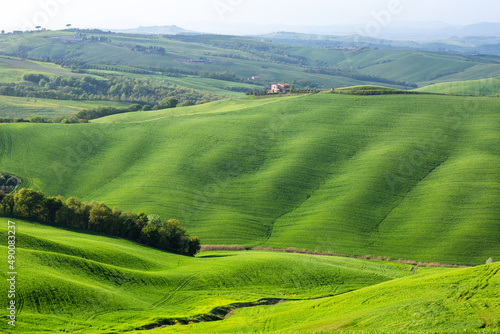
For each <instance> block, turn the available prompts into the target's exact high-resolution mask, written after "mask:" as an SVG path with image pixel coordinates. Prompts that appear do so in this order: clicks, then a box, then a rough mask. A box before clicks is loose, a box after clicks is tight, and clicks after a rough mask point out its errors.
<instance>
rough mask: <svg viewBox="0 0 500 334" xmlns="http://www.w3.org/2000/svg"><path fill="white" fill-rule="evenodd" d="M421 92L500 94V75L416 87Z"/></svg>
mask: <svg viewBox="0 0 500 334" xmlns="http://www.w3.org/2000/svg"><path fill="white" fill-rule="evenodd" d="M416 91H419V92H429V93H442V94H457V95H485V96H499V95H500V77H497V78H491V79H481V80H470V81H457V82H447V83H439V84H435V85H430V86H426V87H422V88H419V89H416Z"/></svg>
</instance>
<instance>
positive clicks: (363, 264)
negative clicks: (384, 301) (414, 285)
mask: <svg viewBox="0 0 500 334" xmlns="http://www.w3.org/2000/svg"><path fill="white" fill-rule="evenodd" d="M14 221H15V222H16V240H17V243H16V249H17V250H16V266H17V271H18V280H17V286H16V291H18V295H17V296H18V297H17V298H16V302H17V303H18V305H22V306H21V309H20V310H19V314H18V323H17V325H16V328H15V332H22V333H52V332H58V331H67V332H74V331H75V332H78V331H83V332H85V333H89V332H95V333H110V332H116V331H118V332H128V331H130V330H133V329H134V328H139V327H141V326H145V325H148V324H151V323H154V322H155V321H156V319H159V318H164V317H168V318H176V317H193V316H197V315H200V314H204V313H207V312H209V311H210V310H212V309H213V308H215V307H217V306H224V305H229V304H231V303H235V302H252V301H257V300H259V299H261V298H284V299H307V298H311V297H320V296H325V295H335V294H341V293H345V292H347V291H351V290H357V289H359V288H362V287H366V286H369V285H373V284H378V283H382V282H386V281H388V280H392V279H395V278H399V277H404V276H407V275H410V273H409V269H410V268H409V267H408V266H405V265H402V264H392V263H383V262H377V261H367V260H358V259H345V258H334V257H321V256H309V255H302V254H283V253H271V252H257V251H252V252H203V253H201V254H199V255H198V256H197V257H196V258H190V257H183V256H179V255H175V254H170V253H166V252H162V251H158V250H155V249H151V248H147V247H144V246H142V245H139V244H135V243H132V242H129V241H125V240H122V239H118V238H110V237H105V236H101V235H97V234H92V233H88V232H84V231H79V230H72V229H67V228H65V229H60V228H56V227H50V226H44V225H39V224H36V223H30V222H26V221H21V220H17V219H14ZM0 222H1V227H0V234H1V235H2V238H3V239H6V230H7V228H6V226H7V220H6V219H0ZM0 248H2V249H3V252H5V251H6V246H5V245H1V246H0ZM4 265H6V261H4V262H3V263H2V271H1V272H2V274H1V275H2V277H3V278H4V279H2V285H1V286H2V289H4V288H6V287H5V285H6V283H5V282H6V280H5V273H6V271H7V270H6V268H4V267H3V266H4ZM4 269H5V270H4ZM434 270H442V269H434ZM7 329H8V326H7V324H6V322H5V321H2V322H1V323H0V330H2V331H6V332H7V333H9V331H7Z"/></svg>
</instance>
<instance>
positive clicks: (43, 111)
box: [0, 96, 129, 118]
mask: <svg viewBox="0 0 500 334" xmlns="http://www.w3.org/2000/svg"><path fill="white" fill-rule="evenodd" d="M128 105H129V104H126V103H121V102H110V101H69V100H51V99H39V98H26V97H12V96H0V116H3V117H12V118H18V117H21V118H27V117H31V116H40V117H44V118H54V117H59V116H62V117H72V116H74V115H75V114H76V113H78V112H79V111H82V110H83V109H92V108H97V107H100V106H104V107H115V108H123V107H126V106H128Z"/></svg>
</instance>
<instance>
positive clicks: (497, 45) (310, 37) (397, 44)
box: [255, 31, 500, 56]
mask: <svg viewBox="0 0 500 334" xmlns="http://www.w3.org/2000/svg"><path fill="white" fill-rule="evenodd" d="M443 36H446V34H445V35H442V36H440V37H439V38H436V39H429V40H412V39H411V38H407V39H388V38H386V39H384V38H380V37H379V38H375V37H370V36H364V35H360V34H354V33H353V32H351V33H350V34H348V35H322V34H301V33H295V32H286V31H280V32H275V33H271V34H265V35H259V36H255V38H256V39H265V40H270V41H273V42H277V43H284V44H290V45H295V46H307V47H316V48H324V47H344V48H349V47H351V48H353V47H369V48H377V49H387V50H391V49H412V50H426V51H433V52H443V53H461V54H491V55H497V56H500V36H495V35H491V34H490V35H479V34H478V35H464V36H461V37H458V34H455V35H452V36H453V37H443ZM436 37H438V36H436Z"/></svg>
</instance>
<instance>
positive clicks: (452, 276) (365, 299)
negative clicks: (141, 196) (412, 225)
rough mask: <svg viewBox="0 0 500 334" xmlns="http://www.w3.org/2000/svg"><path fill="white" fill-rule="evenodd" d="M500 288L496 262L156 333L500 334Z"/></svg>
mask: <svg viewBox="0 0 500 334" xmlns="http://www.w3.org/2000/svg"><path fill="white" fill-rule="evenodd" d="M499 288H500V265H499V264H494V265H489V266H481V267H476V268H471V269H461V270H453V271H450V272H445V273H435V274H431V275H425V276H419V275H416V276H413V277H406V278H401V279H396V280H393V281H389V282H386V283H382V284H377V285H374V286H370V287H367V288H363V289H360V290H357V291H354V292H350V293H346V294H343V295H339V296H335V297H331V298H325V299H320V300H310V301H295V302H289V303H283V304H279V305H276V306H272V307H270V306H260V307H253V308H245V309H240V310H237V311H235V312H234V314H233V315H232V316H231V317H230V318H228V319H226V320H224V321H220V322H215V323H214V322H213V323H199V324H191V325H188V326H175V327H173V328H168V329H166V328H159V329H158V330H155V331H152V333H155V334H156V333H166V332H168V333H185V332H189V333H213V332H215V333H246V332H249V333H250V332H252V333H254V332H255V331H259V332H262V333H284V332H285V333H325V334H326V333H337V332H344V331H346V332H348V333H464V332H466V333H497V332H498V330H499V328H500V316H499V309H500V304H499V299H500V293H499V291H500V289H499ZM184 327H187V328H184ZM135 333H139V332H135Z"/></svg>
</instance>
